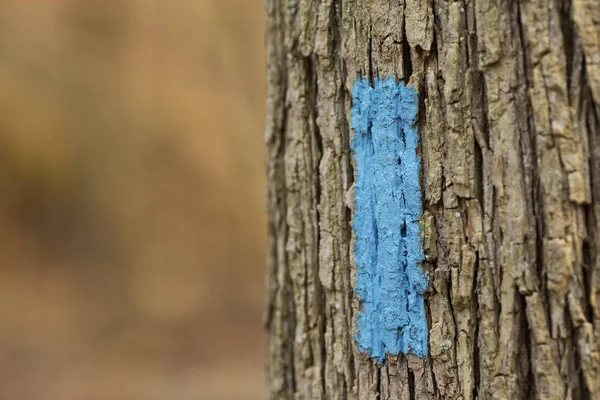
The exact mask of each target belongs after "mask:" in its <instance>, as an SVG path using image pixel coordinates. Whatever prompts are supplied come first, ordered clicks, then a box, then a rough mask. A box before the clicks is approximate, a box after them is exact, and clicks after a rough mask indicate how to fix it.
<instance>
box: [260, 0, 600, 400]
mask: <svg viewBox="0 0 600 400" xmlns="http://www.w3.org/2000/svg"><path fill="white" fill-rule="evenodd" d="M267 10H268V31H267V46H268V118H267V132H266V142H267V146H268V162H267V170H268V178H269V191H268V213H269V218H270V224H269V228H270V263H269V265H270V267H269V278H268V282H269V284H268V300H269V305H268V310H267V313H266V318H265V319H266V321H265V323H266V326H267V329H268V331H269V335H270V345H269V354H270V358H269V379H270V386H271V397H272V398H273V399H361V400H363V399H365V400H366V399H390V400H391V399H465V400H466V399H475V398H477V399H513V398H514V399H597V398H600V381H599V379H600V375H599V374H600V360H599V356H600V354H599V349H598V343H599V341H600V303H599V302H600V136H599V135H600V122H599V121H600V120H599V117H600V108H599V107H598V105H599V104H600V2H598V1H597V0H529V1H527V0H521V1H517V0H474V1H473V0H469V1H460V0H459V1H447V0H396V1H394V0H370V1H367V0H300V1H294V0H289V1H283V0H280V1H277V0H269V1H267ZM358 76H363V77H367V76H368V77H375V76H380V77H388V76H395V77H396V78H397V79H399V80H404V81H405V82H406V83H407V84H408V83H409V84H410V85H413V86H414V87H416V88H417V90H418V92H419V94H420V98H421V106H420V110H421V111H420V119H419V132H420V135H421V148H420V156H421V160H422V177H421V181H422V187H423V209H424V218H423V221H422V224H423V233H424V250H425V256H426V262H425V265H424V268H425V269H426V271H427V273H428V275H429V280H430V285H429V286H430V287H429V289H428V293H427V296H426V308H427V312H428V320H429V356H428V357H427V359H426V360H422V359H420V358H417V357H416V356H412V355H409V356H404V355H400V356H390V357H389V360H388V363H387V364H385V365H383V364H378V363H377V362H376V361H374V360H371V359H369V358H368V357H367V356H366V355H365V354H362V353H361V352H360V351H359V350H358V348H357V345H356V343H355V341H354V340H353V334H354V333H355V327H354V316H355V315H356V314H357V312H358V310H359V307H360V299H358V298H357V297H356V296H355V295H354V294H353V290H352V288H353V287H354V286H355V282H354V279H355V276H356V265H355V263H354V261H353V257H354V254H353V252H354V246H353V241H354V238H353V232H352V216H353V210H354V205H353V202H354V193H353V185H354V164H353V158H352V154H351V150H350V146H349V143H350V140H351V138H352V135H353V132H352V130H351V129H350V108H351V106H352V95H351V93H352V86H353V83H354V81H355V80H356V79H357V77H358Z"/></svg>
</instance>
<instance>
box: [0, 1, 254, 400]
mask: <svg viewBox="0 0 600 400" xmlns="http://www.w3.org/2000/svg"><path fill="white" fill-rule="evenodd" d="M0 7H1V9H2V10H3V11H2V14H1V15H0V192H1V193H2V195H1V196H0V297H1V299H2V301H0V321H2V328H1V329H0V398H2V399H16V398H18V399H40V398H42V397H40V396H41V394H43V398H44V399H83V398H85V399H91V398H97V399H113V398H114V399H123V398H127V399H135V398H143V399H149V398H154V397H152V396H158V397H156V398H165V396H167V397H168V398H177V399H181V398H188V397H186V396H189V398H195V399H196V398H198V395H199V390H198V388H199V387H203V393H202V395H203V396H206V397H202V396H201V397H200V398H207V399H208V398H223V399H226V398H239V393H243V394H244V395H246V396H252V395H253V394H256V395H257V396H260V394H261V393H262V390H263V381H262V380H261V379H262V369H263V364H262V359H263V357H262V356H263V354H262V353H263V338H262V333H261V332H260V327H259V321H260V312H261V308H262V296H263V295H262V281H263V273H262V271H263V259H264V250H263V248H264V245H265V238H264V237H265V232H264V225H265V224H264V217H263V191H264V189H263V187H264V184H263V175H264V174H263V145H262V144H263V140H262V137H263V134H262V132H263V116H264V100H263V98H264V77H263V75H264V73H263V71H264V60H263V59H264V50H263V47H264V46H263V18H264V16H263V13H264V12H263V7H262V2H261V1H258V0H257V1H243V0H234V1H226V2H222V1H217V0H213V1H211V0H204V1H200V2H198V1H191V0H182V1H178V2H168V1H160V0H113V1H101V0H88V1H85V2H81V1H75V0H56V1H49V2H33V1H28V0H25V1H23V0H0ZM233 357H235V361H230V360H234V358H233ZM227 374H229V376H231V374H238V376H239V379H238V384H237V385H229V386H228V387H226V388H220V389H219V387H218V386H219V381H218V379H216V378H217V377H219V376H222V377H223V378H222V379H224V377H225V376H227ZM211 388H212V389H211ZM211 390H213V391H214V392H211ZM223 390H228V391H229V392H222V391H223ZM217 391H219V392H218V393H219V395H218V396H217V395H216V394H215V393H217ZM215 396H217V397H215ZM227 396H230V397H227ZM246 398H249V397H246Z"/></svg>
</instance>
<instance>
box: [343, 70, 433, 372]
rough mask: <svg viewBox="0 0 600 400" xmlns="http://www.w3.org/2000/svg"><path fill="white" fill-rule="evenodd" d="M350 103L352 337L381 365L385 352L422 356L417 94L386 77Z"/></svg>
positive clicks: (358, 87)
mask: <svg viewBox="0 0 600 400" xmlns="http://www.w3.org/2000/svg"><path fill="white" fill-rule="evenodd" d="M353 97H354V106H353V108H352V128H354V129H355V132H356V134H355V135H354V139H353V141H352V150H354V156H355V158H356V162H357V174H356V213H355V215H354V231H355V233H356V248H355V251H356V263H357V265H358V281H357V288H356V292H357V293H358V295H359V297H360V299H361V304H362V311H361V312H360V314H359V316H358V330H359V334H358V337H357V338H356V339H357V340H358V345H359V348H360V350H361V351H367V352H368V354H369V356H370V357H374V358H377V359H379V360H381V361H384V360H385V358H386V353H391V354H399V353H404V354H408V353H412V354H415V355H417V356H419V357H421V358H426V357H427V344H428V331H427V318H426V316H425V300H424V298H423V295H424V293H425V290H426V289H427V282H428V280H427V276H426V275H425V273H424V272H423V269H422V266H421V264H422V262H423V258H424V257H423V250H422V246H421V236H420V224H419V218H420V217H421V215H422V205H421V188H420V184H419V172H420V169H421V163H420V160H419V156H418V155H417V146H418V142H419V134H418V132H417V127H416V126H415V123H416V121H417V113H418V108H419V101H418V95H417V92H416V90H415V89H414V88H412V87H406V86H404V84H403V83H402V82H400V83H399V84H396V82H395V79H394V78H393V77H390V78H388V79H383V80H382V79H376V80H375V87H374V88H373V87H371V86H370V84H369V81H368V80H367V79H358V80H357V81H356V83H355V84H354V89H353Z"/></svg>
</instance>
